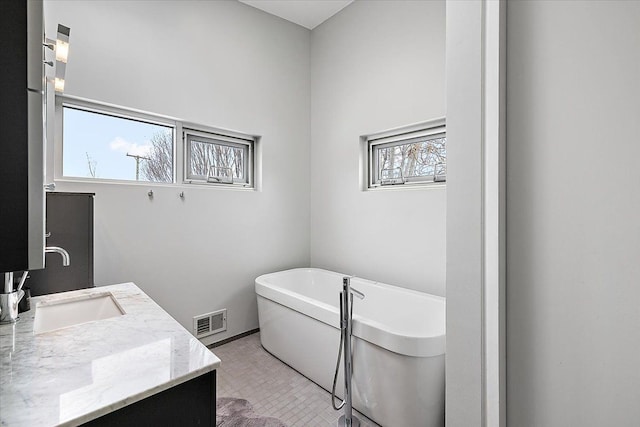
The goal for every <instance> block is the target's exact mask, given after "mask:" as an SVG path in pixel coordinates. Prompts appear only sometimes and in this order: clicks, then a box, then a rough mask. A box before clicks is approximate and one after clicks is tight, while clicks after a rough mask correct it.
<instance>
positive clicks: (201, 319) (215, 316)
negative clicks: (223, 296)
mask: <svg viewBox="0 0 640 427" xmlns="http://www.w3.org/2000/svg"><path fill="white" fill-rule="evenodd" d="M226 330H227V309H226V308H224V309H222V310H218V311H212V312H211V313H206V314H201V315H199V316H196V317H194V318H193V333H194V334H195V336H196V338H203V337H206V336H207V335H211V334H217V333H218V332H223V331H226Z"/></svg>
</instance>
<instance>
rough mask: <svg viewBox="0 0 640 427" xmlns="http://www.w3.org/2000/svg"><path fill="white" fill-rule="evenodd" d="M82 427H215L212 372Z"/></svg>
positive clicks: (213, 372) (213, 378) (214, 381)
mask: <svg viewBox="0 0 640 427" xmlns="http://www.w3.org/2000/svg"><path fill="white" fill-rule="evenodd" d="M82 425H83V426H84V427H139V426H168V427H169V426H183V427H215V425H216V371H211V372H207V373H206V374H202V375H200V376H199V377H196V378H194V379H192V380H189V381H187V382H184V383H182V384H179V385H176V386H174V387H171V388H170V389H168V390H164V391H162V392H160V393H157V394H154V395H152V396H149V397H147V398H146V399H142V400H140V401H138V402H136V403H133V404H131V405H128V406H125V407H124V408H121V409H118V410H117V411H114V412H111V413H109V414H106V415H103V416H102V417H100V418H97V419H95V420H93V421H89V422H87V423H85V424H82Z"/></svg>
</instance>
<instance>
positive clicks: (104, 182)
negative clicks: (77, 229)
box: [54, 177, 257, 191]
mask: <svg viewBox="0 0 640 427" xmlns="http://www.w3.org/2000/svg"><path fill="white" fill-rule="evenodd" d="M54 183H56V184H58V183H60V184H71V185H83V186H84V185H88V186H92V185H97V186H103V185H107V186H121V187H127V186H130V187H153V188H176V189H178V188H179V189H189V188H198V189H203V188H214V189H219V190H227V191H229V190H231V191H257V189H256V188H255V187H245V186H242V185H237V184H212V183H206V182H191V183H190V182H186V181H185V182H181V183H176V182H173V183H171V182H146V181H124V180H117V179H83V178H72V177H63V178H55V179H54Z"/></svg>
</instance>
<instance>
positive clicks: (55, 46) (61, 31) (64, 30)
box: [45, 24, 71, 93]
mask: <svg viewBox="0 0 640 427" xmlns="http://www.w3.org/2000/svg"><path fill="white" fill-rule="evenodd" d="M70 31H71V30H70V28H69V27H65V26H64V25H62V24H58V34H57V36H56V40H55V41H54V40H50V39H48V40H47V42H46V44H45V46H47V47H48V48H49V49H52V50H55V52H56V68H55V70H56V75H55V78H54V81H53V86H54V88H55V90H56V92H60V93H62V92H64V75H65V72H66V69H67V59H68V57H69V32H70ZM48 64H49V65H53V64H51V63H48Z"/></svg>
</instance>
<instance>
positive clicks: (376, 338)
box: [256, 268, 445, 427]
mask: <svg viewBox="0 0 640 427" xmlns="http://www.w3.org/2000/svg"><path fill="white" fill-rule="evenodd" d="M343 277H344V275H343V274H340V273H335V272H331V271H326V270H320V269H314V268H304V269H303V268H300V269H293V270H286V271H282V272H278V273H271V274H265V275H263V276H260V277H258V278H257V279H256V293H257V298H258V316H259V323H260V339H261V341H262V345H263V347H264V348H265V349H266V350H267V351H269V352H270V353H271V354H273V355H274V356H276V357H277V358H279V359H280V360H282V361H283V362H285V363H287V364H288V365H290V366H291V367H293V368H294V369H296V370H297V371H299V372H300V373H302V374H303V375H305V376H306V377H307V378H309V379H311V380H312V381H314V382H315V383H317V384H319V385H320V386H321V387H323V388H324V389H326V390H327V391H331V388H332V387H331V386H332V380H333V374H334V369H335V363H336V352H337V349H338V347H339V344H340V309H339V295H340V292H341V291H342V287H343ZM350 285H351V286H353V287H354V288H356V289H357V290H358V291H361V292H362V293H363V294H365V295H366V298H365V299H363V300H358V299H357V300H355V302H354V304H353V331H352V332H353V337H352V340H351V347H352V354H353V361H352V368H353V373H352V385H353V390H352V399H353V407H354V408H355V409H357V410H358V411H360V412H361V413H363V414H364V415H366V416H367V417H369V418H371V419H372V420H374V421H376V422H377V423H379V424H381V425H383V426H389V427H393V426H404V427H414V426H415V427H418V426H419V427H435V426H443V425H444V381H445V380H444V378H445V372H444V353H445V299H444V298H442V297H438V296H434V295H429V294H426V293H422V292H416V291H412V290H408V289H404V288H399V287H396V286H391V285H387V284H383V283H378V282H373V281H370V280H365V279H360V278H351V280H350ZM343 372H344V370H342V369H341V370H340V375H339V377H338V384H344V383H345V380H344V376H343ZM341 391H342V390H340V388H339V389H338V395H339V396H340V397H344V396H343V394H342V393H341Z"/></svg>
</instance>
